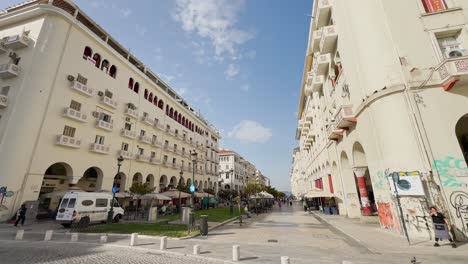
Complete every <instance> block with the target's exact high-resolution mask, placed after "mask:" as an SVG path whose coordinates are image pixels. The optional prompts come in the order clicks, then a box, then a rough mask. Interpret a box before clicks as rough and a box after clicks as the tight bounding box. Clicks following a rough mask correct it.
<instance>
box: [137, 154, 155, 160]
mask: <svg viewBox="0 0 468 264" xmlns="http://www.w3.org/2000/svg"><path fill="white" fill-rule="evenodd" d="M136 160H137V161H140V162H150V160H151V157H150V156H147V155H143V154H137V155H136Z"/></svg>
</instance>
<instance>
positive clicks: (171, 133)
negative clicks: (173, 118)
mask: <svg viewBox="0 0 468 264" xmlns="http://www.w3.org/2000/svg"><path fill="white" fill-rule="evenodd" d="M166 133H167V134H169V135H171V136H173V137H174V136H175V131H174V130H172V129H167V128H166Z"/></svg>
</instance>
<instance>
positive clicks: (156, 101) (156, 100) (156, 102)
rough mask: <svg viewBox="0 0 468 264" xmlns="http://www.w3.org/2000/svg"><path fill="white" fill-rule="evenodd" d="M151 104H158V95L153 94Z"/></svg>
mask: <svg viewBox="0 0 468 264" xmlns="http://www.w3.org/2000/svg"><path fill="white" fill-rule="evenodd" d="M153 104H154V105H155V106H158V97H157V96H156V95H155V96H154V98H153Z"/></svg>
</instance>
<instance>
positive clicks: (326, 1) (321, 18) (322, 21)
mask: <svg viewBox="0 0 468 264" xmlns="http://www.w3.org/2000/svg"><path fill="white" fill-rule="evenodd" d="M314 4H315V3H314ZM316 4H317V13H316V14H315V25H316V26H317V28H321V27H324V26H326V25H327V24H328V22H329V21H330V16H331V12H332V5H333V1H332V0H317V2H316Z"/></svg>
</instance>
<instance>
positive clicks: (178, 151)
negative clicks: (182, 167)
mask: <svg viewBox="0 0 468 264" xmlns="http://www.w3.org/2000/svg"><path fill="white" fill-rule="evenodd" d="M174 153H175V154H177V155H179V156H182V151H181V150H179V149H176V150H174Z"/></svg>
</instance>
